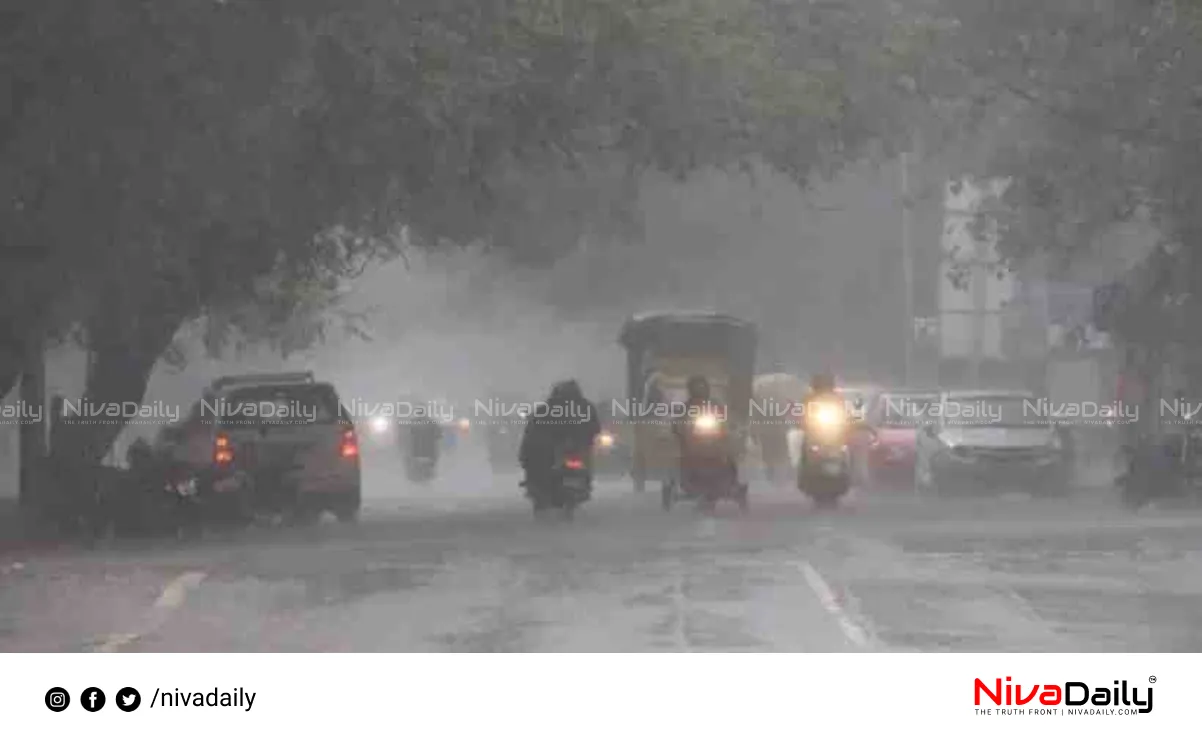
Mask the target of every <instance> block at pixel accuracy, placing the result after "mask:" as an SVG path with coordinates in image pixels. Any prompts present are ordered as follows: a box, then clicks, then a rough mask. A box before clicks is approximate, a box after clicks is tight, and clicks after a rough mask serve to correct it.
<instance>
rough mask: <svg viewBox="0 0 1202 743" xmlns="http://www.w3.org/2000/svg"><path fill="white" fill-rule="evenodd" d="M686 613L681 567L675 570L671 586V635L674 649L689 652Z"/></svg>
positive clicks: (686, 602) (686, 605) (686, 601)
mask: <svg viewBox="0 0 1202 743" xmlns="http://www.w3.org/2000/svg"><path fill="white" fill-rule="evenodd" d="M687 611H688V599H687V598H685V595H684V572H683V567H682V566H679V565H678V566H677V568H676V582H675V583H674V584H673V585H672V615H673V617H672V619H673V621H672V635H673V637H674V639H675V640H676V647H678V648H680V649H681V650H684V651H686V652H688V651H691V650H692V649H693V648H692V645H690V644H689V634H688V632H686V631H685V612H687Z"/></svg>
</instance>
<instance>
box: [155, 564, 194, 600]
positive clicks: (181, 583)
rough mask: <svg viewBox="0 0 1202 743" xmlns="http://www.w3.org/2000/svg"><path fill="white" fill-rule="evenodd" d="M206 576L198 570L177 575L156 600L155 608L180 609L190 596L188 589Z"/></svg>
mask: <svg viewBox="0 0 1202 743" xmlns="http://www.w3.org/2000/svg"><path fill="white" fill-rule="evenodd" d="M205 577H206V575H205V573H201V572H197V571H190V572H187V573H184V574H182V575H179V576H177V577H176V578H175V579H174V580H173V581H171V582H170V583H168V584H167V586H166V587H165V588H164V589H163V592H162V593H161V594H159V598H158V600H157V601H155V602H154V608H156V609H178V608H179V607H181V606H183V604H184V599H186V598H187V597H188V591H191V590H192V589H193V588H196V587H197V586H199V585H200V582H201V581H203V580H204V579H205Z"/></svg>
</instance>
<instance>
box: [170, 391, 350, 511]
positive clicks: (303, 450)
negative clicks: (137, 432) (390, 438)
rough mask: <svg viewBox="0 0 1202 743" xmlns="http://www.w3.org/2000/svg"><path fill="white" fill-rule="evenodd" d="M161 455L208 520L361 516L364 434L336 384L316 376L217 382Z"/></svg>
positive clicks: (176, 429) (172, 433)
mask: <svg viewBox="0 0 1202 743" xmlns="http://www.w3.org/2000/svg"><path fill="white" fill-rule="evenodd" d="M155 450H156V452H157V453H158V454H159V455H160V456H162V457H164V458H165V459H166V460H167V461H169V462H170V463H171V464H172V467H171V469H172V471H173V472H175V473H177V475H176V476H177V477H183V478H187V479H188V480H189V482H190V483H192V484H193V485H194V486H195V488H196V489H197V492H198V495H199V498H200V501H201V503H202V506H203V509H204V511H205V513H206V514H208V515H210V516H216V517H223V518H234V519H237V520H245V519H248V518H253V517H255V516H258V515H266V514H271V515H277V514H278V515H288V516H295V517H298V518H301V519H305V520H308V519H312V518H316V517H318V516H320V515H321V513H322V512H323V511H330V512H332V513H333V514H334V515H335V516H337V517H338V519H339V520H340V521H352V520H354V519H355V518H357V516H358V514H359V508H360V503H361V480H360V457H359V438H358V434H357V432H356V430H355V427H354V423H353V421H352V420H351V418H350V415H349V413H348V412H347V411H346V409H345V408H343V406H342V403H341V401H340V399H339V396H338V393H337V391H336V390H335V389H334V387H333V385H331V384H329V383H327V382H320V381H317V380H316V379H315V378H314V376H313V375H312V374H311V373H309V372H300V373H288V374H249V375H242V376H231V377H222V378H220V379H217V380H215V381H214V382H213V383H212V384H211V385H210V386H209V388H208V389H206V390H205V392H204V394H203V395H202V396H201V399H200V400H198V401H197V402H196V404H195V405H194V406H193V407H192V410H191V413H190V414H189V415H188V417H187V418H186V419H184V420H183V421H181V422H180V423H179V424H176V425H173V426H171V427H169V428H167V429H164V430H163V431H162V432H161V433H160V436H159V438H158V440H157V441H156V444H155Z"/></svg>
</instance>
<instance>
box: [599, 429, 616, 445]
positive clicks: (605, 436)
mask: <svg viewBox="0 0 1202 743" xmlns="http://www.w3.org/2000/svg"><path fill="white" fill-rule="evenodd" d="M613 445H614V437H613V434H611V433H609V432H608V431H602V432H601V435H599V436H597V446H600V447H601V448H602V449H608V448H610V447H611V446H613Z"/></svg>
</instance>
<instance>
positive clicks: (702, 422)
mask: <svg viewBox="0 0 1202 743" xmlns="http://www.w3.org/2000/svg"><path fill="white" fill-rule="evenodd" d="M693 426H694V427H696V429H697V430H698V431H700V432H701V433H711V432H713V431H716V430H718V418H717V417H716V416H714V415H711V414H709V413H705V414H703V415H699V416H697V419H696V420H694V421H693Z"/></svg>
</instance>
